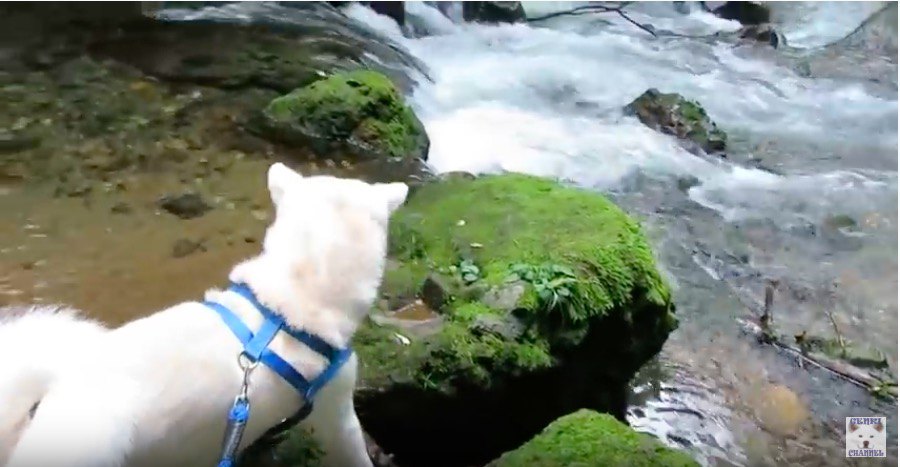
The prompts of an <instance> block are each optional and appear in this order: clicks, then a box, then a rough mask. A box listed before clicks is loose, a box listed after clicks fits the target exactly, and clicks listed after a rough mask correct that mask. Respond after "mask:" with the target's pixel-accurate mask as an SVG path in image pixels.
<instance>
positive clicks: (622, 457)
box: [488, 410, 700, 467]
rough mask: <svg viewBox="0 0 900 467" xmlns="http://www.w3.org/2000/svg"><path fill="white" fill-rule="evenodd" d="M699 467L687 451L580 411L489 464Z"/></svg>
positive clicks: (521, 466) (515, 466) (509, 466)
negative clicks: (669, 446) (673, 447)
mask: <svg viewBox="0 0 900 467" xmlns="http://www.w3.org/2000/svg"><path fill="white" fill-rule="evenodd" d="M595 465H596V466H599V465H602V466H606V467H620V466H621V467H655V466H666V467H678V466H682V467H698V466H699V465H700V464H698V463H697V462H696V461H695V460H694V459H692V458H691V457H690V456H689V455H687V454H686V453H683V452H681V451H678V450H675V449H672V448H668V447H666V446H665V445H663V444H662V443H661V442H659V441H658V440H656V439H655V438H653V437H652V436H649V435H646V434H643V433H638V432H636V431H634V430H632V429H631V428H629V427H628V426H627V425H625V424H624V423H622V422H620V421H618V420H616V419H615V418H614V417H612V416H610V415H606V414H599V413H597V412H594V411H592V410H579V411H577V412H575V413H572V414H570V415H566V416H565V417H562V418H560V419H559V420H556V421H554V422H553V423H551V424H550V425H549V426H548V427H547V428H546V429H544V431H542V432H541V434H539V435H537V436H535V437H534V438H533V439H532V440H531V441H528V442H527V443H525V444H524V445H522V446H521V447H520V448H518V449H516V450H514V451H510V452H507V453H506V454H503V456H501V457H500V458H499V459H497V460H496V461H494V462H491V463H490V464H489V465H488V467H525V466H528V467H531V466H535V467H563V466H566V467H581V466H584V467H586V466H595Z"/></svg>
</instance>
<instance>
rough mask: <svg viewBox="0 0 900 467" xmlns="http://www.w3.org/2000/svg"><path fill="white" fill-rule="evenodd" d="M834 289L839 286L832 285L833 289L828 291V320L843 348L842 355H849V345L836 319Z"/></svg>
mask: <svg viewBox="0 0 900 467" xmlns="http://www.w3.org/2000/svg"><path fill="white" fill-rule="evenodd" d="M834 287H837V284H836V283H834V284H832V288H831V289H830V290H829V291H828V298H829V301H828V304H826V305H825V314H826V315H827V316H828V320H829V321H831V327H832V328H834V334H835V335H836V336H837V341H838V345H840V346H841V355H842V356H846V355H847V343H846V341H844V336H843V335H842V334H841V329H840V328H839V327H838V324H837V321H836V320H835V319H834V306H835V302H836V301H837V300H836V297H835V295H836V294H835V290H834Z"/></svg>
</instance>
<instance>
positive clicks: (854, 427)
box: [850, 423, 859, 433]
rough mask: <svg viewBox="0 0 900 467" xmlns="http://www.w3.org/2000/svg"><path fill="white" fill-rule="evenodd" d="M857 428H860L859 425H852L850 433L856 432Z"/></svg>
mask: <svg viewBox="0 0 900 467" xmlns="http://www.w3.org/2000/svg"><path fill="white" fill-rule="evenodd" d="M857 428H859V425H857V424H855V423H851V424H850V433H853V432H854V431H856V429H857Z"/></svg>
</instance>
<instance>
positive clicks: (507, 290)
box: [481, 281, 527, 312]
mask: <svg viewBox="0 0 900 467" xmlns="http://www.w3.org/2000/svg"><path fill="white" fill-rule="evenodd" d="M526 290H527V284H526V283H524V282H521V281H519V282H513V283H510V284H503V285H502V286H498V287H494V288H492V289H491V290H489V291H488V292H487V293H485V294H484V296H483V297H482V298H481V301H482V302H484V304H485V305H487V306H489V307H491V308H495V309H498V310H503V311H506V312H513V311H515V310H516V308H517V307H518V306H519V302H520V301H521V300H522V296H523V295H525V292H526Z"/></svg>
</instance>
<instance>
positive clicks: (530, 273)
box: [509, 263, 578, 311]
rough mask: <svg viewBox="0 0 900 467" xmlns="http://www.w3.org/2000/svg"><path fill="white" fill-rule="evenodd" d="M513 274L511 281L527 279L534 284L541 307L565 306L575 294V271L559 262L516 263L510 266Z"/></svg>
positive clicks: (576, 281)
mask: <svg viewBox="0 0 900 467" xmlns="http://www.w3.org/2000/svg"><path fill="white" fill-rule="evenodd" d="M509 270H510V272H511V273H512V275H511V276H510V278H509V279H510V281H511V282H512V281H517V280H521V281H525V282H528V283H530V284H531V285H532V286H534V291H535V293H537V296H538V299H539V300H540V303H541V304H542V305H543V306H542V307H541V308H543V309H544V310H547V311H552V310H555V309H558V308H561V307H564V306H565V305H567V304H568V303H569V301H570V300H571V298H572V297H573V296H575V284H577V283H578V278H577V277H576V276H575V271H573V270H572V269H571V268H569V267H566V266H560V265H558V264H544V265H540V266H534V265H531V264H521V263H519V264H514V265H512V266H511V267H510V268H509Z"/></svg>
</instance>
